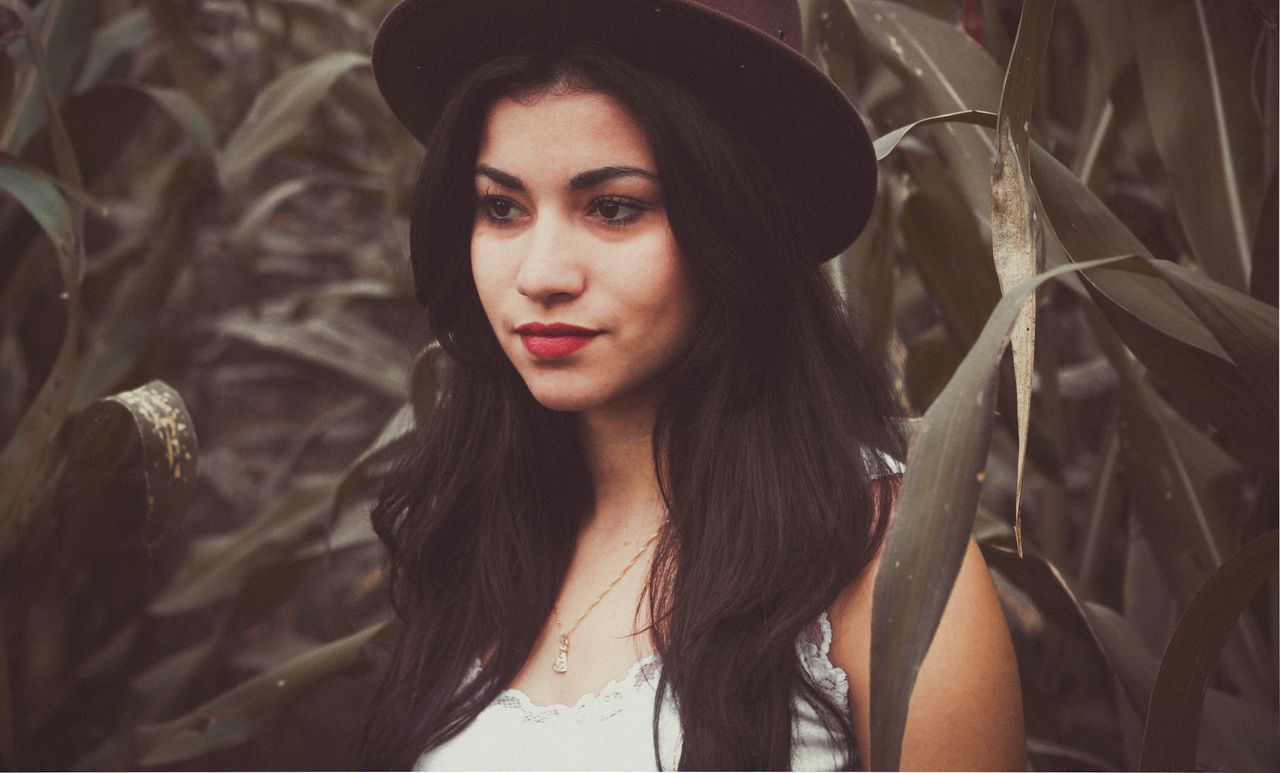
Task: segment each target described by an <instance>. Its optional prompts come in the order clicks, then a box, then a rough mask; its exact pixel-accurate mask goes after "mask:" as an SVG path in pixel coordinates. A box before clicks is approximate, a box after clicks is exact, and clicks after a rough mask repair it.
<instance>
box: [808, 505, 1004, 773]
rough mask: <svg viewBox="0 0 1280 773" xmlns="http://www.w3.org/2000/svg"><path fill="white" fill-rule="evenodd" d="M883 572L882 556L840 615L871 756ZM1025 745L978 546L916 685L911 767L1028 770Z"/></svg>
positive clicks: (858, 728)
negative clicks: (875, 620)
mask: <svg viewBox="0 0 1280 773" xmlns="http://www.w3.org/2000/svg"><path fill="white" fill-rule="evenodd" d="M877 484H878V495H879V496H889V497H893V496H895V495H896V492H897V486H896V481H888V480H886V481H877ZM879 565H880V556H879V555H877V556H876V558H875V559H873V560H872V562H871V563H870V564H868V566H867V567H866V569H865V570H864V571H863V572H862V574H861V575H860V576H859V577H858V579H857V580H855V581H854V582H852V583H850V585H849V586H848V587H847V588H846V589H845V591H844V592H843V593H842V594H841V595H840V597H839V598H838V599H837V600H836V602H835V604H833V605H832V607H831V610H830V617H831V627H832V646H831V661H832V663H834V664H835V665H837V666H839V667H840V668H842V669H843V670H844V671H845V673H846V674H847V675H848V677H849V703H850V711H851V714H852V717H851V719H852V722H853V729H854V734H855V735H856V737H857V740H858V745H859V748H861V749H869V748H870V721H869V717H870V711H869V709H870V692H871V691H870V672H871V610H872V599H873V596H874V589H875V577H876V572H877V571H878V569H879ZM958 709H963V710H958ZM1025 744H1026V740H1025V736H1024V731H1023V720H1022V695H1021V690H1020V688H1019V685H1018V667H1017V662H1016V661H1015V659H1014V653H1013V644H1012V641H1011V640H1010V637H1009V629H1008V626H1007V624H1006V623H1005V619H1004V613H1003V611H1002V610H1001V607H1000V600H999V598H998V597H997V596H996V591H995V586H994V585H993V584H992V582H991V575H990V573H989V572H988V571H987V565H986V562H985V561H984V560H983V558H982V553H981V551H979V550H978V546H977V544H976V543H974V542H972V541H971V542H970V543H969V546H968V548H967V550H966V552H965V557H964V561H963V563H962V564H961V566H960V571H959V574H958V575H957V576H956V582H955V586H954V587H953V589H952V592H951V597H950V599H949V600H948V601H947V606H946V609H945V611H944V612H943V615H942V620H941V621H940V622H939V624H938V631H937V633H936V634H935V635H934V640H933V644H932V645H931V646H930V648H929V652H928V654H927V655H926V656H925V660H924V663H923V664H922V666H921V668H920V673H919V676H918V677H917V679H916V685H915V690H914V691H913V693H912V697H911V706H910V709H909V712H908V716H907V727H906V732H905V734H904V738H903V745H902V759H901V766H902V769H903V770H942V769H948V770H1015V769H1016V770H1025V768H1026V751H1025ZM871 764H873V765H874V764H875V763H874V761H872V763H871Z"/></svg>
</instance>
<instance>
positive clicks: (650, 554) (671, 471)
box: [365, 0, 1024, 770]
mask: <svg viewBox="0 0 1280 773" xmlns="http://www.w3.org/2000/svg"><path fill="white" fill-rule="evenodd" d="M798 45H799V15H798V10H797V6H796V4H795V0H714V1H713V0H703V2H693V1H692V0H484V1H483V2H479V1H475V2H472V1H468V0H404V2H402V3H401V4H400V5H399V6H398V7H397V8H396V9H395V10H394V11H393V12H392V13H391V15H390V16H389V17H388V18H387V20H386V21H385V22H384V24H383V26H382V28H381V30H380V31H379V33H378V40H377V43H376V44H375V47H374V55H373V61H374V72H375V75H376V77H377V79H378V83H379V86H380V88H381V89H382V92H383V94H384V96H385V97H386V99H387V101H388V103H389V104H390V105H391V107H392V109H393V110H394V111H395V112H396V114H397V116H398V117H399V118H400V119H401V120H402V121H403V122H404V123H405V125H406V126H408V127H409V129H410V130H411V131H413V132H414V134H415V135H416V136H417V137H418V138H419V139H421V140H422V141H423V143H424V145H425V146H426V156H425V159H424V161H423V164H422V168H421V172H420V176H419V179H418V184H417V189H416V191H415V201H414V209H413V216H412V220H411V237H410V241H411V260H412V264H413V269H414V277H415V282H416V287H417V292H418V297H419V299H420V300H421V301H422V302H423V303H424V305H425V306H426V308H427V310H428V313H429V318H430V322H431V325H432V329H433V331H434V333H435V335H436V336H437V337H438V339H439V340H440V342H441V344H442V345H443V346H444V348H445V351H446V352H447V354H448V359H449V364H448V376H447V378H446V379H445V381H444V384H443V388H442V393H441V397H440V402H439V405H438V407H437V408H436V410H435V412H434V413H433V415H432V417H431V419H430V421H429V422H428V423H427V425H426V426H424V427H421V428H420V429H419V432H418V436H417V445H416V446H415V448H414V450H413V451H412V453H410V454H409V455H408V456H407V457H406V458H405V460H404V461H403V462H402V463H401V464H400V466H399V467H398V469H397V471H396V472H395V473H394V474H393V475H392V476H391V477H390V479H389V481H388V483H387V484H386V487H385V489H384V491H383V494H382V497H381V498H380V500H379V502H378V505H377V507H376V508H375V511H374V524H375V527H376V528H377V530H378V533H379V534H380V536H381V537H382V539H383V540H384V541H385V542H386V544H387V547H388V550H389V553H390V560H391V569H392V575H391V576H392V591H393V599H394V602H395V605H396V609H397V611H398V613H399V614H400V617H401V618H402V622H403V625H402V628H401V634H400V638H399V641H398V644H397V646H396V648H395V652H394V656H393V660H392V663H391V666H390V669H389V671H388V673H387V675H386V677H385V680H384V682H383V684H382V686H381V688H380V691H379V693H378V696H377V698H376V700H375V704H374V707H373V711H372V714H371V717H370V719H369V722H368V725H367V731H366V738H365V753H366V758H367V761H368V762H369V764H371V765H373V766H377V767H408V766H416V767H420V768H427V769H431V768H435V769H463V768H479V769H490V770H496V769H535V768H542V769H573V768H586V769H640V768H650V769H652V768H654V767H661V768H666V769H672V768H682V769H722V768H733V769H748V768H750V769H758V768H772V769H785V768H791V767H796V768H809V769H821V768H827V769H838V768H845V767H850V766H854V765H856V764H858V761H859V758H858V755H857V749H859V748H866V747H867V742H868V741H867V739H868V724H867V722H868V714H869V709H868V702H869V694H868V682H869V677H868V669H869V650H870V626H871V588H872V584H873V581H874V577H875V570H876V555H877V552H878V550H879V547H880V544H881V540H882V537H883V534H884V531H885V529H886V528H887V525H888V520H889V517H890V511H891V507H892V501H893V495H894V490H895V477H894V473H895V471H896V470H895V465H896V463H895V462H893V459H895V458H901V455H902V454H901V450H902V449H901V441H900V439H899V437H898V435H897V434H896V432H895V429H894V427H895V424H894V419H893V413H894V409H893V402H892V400H891V398H890V395H889V392H888V390H887V389H886V387H885V385H884V379H883V375H882V369H881V367H880V365H879V363H878V361H877V358H876V357H875V356H874V355H873V354H872V353H869V352H867V351H865V350H864V348H863V347H862V346H861V345H860V344H859V343H858V339H857V337H856V336H855V334H854V332H853V331H852V328H851V325H850V321H849V319H848V318H847V316H846V314H845V312H844V309H843V306H842V304H841V303H840V301H839V298H838V296H837V295H836V294H835V293H834V292H833V290H832V288H831V287H830V286H829V284H828V283H827V281H826V279H825V274H824V273H823V270H822V269H821V262H822V261H823V260H825V259H827V258H830V257H832V256H833V255H834V254H836V253H837V252H839V251H840V250H842V249H843V248H844V247H846V246H847V245H848V244H849V243H850V242H851V241H852V240H853V238H854V237H855V236H856V235H857V233H858V232H859V231H860V230H861V228H862V225H863V223H864V222H865V221H866V218H867V215H868V212H869V210H870V207H871V203H872V199H873V196H874V191H875V160H874V156H873V155H872V152H871V147H870V143H869V141H868V139H867V135H866V131H865V129H864V128H863V126H862V123H861V120H860V119H859V117H858V116H857V114H856V113H855V112H854V111H853V108H852V107H850V105H849V104H848V102H847V101H846V100H845V99H844V98H843V96H842V95H841V94H840V92H839V91H838V90H837V89H836V88H835V86H834V85H833V84H832V83H831V82H830V81H829V80H828V79H826V78H825V76H823V75H822V74H821V73H820V72H819V71H818V70H816V69H815V68H813V67H812V66H811V65H809V64H808V62H807V61H806V60H805V59H804V58H803V57H802V56H801V55H800V54H799V52H798V49H797V46H798ZM1022 746H1023V738H1022V719H1021V706H1020V699H1019V694H1018V687H1017V671H1016V667H1015V665H1014V662H1013V657H1012V650H1011V647H1010V644H1009V639H1008V632H1007V629H1006V628H1005V626H1004V621H1003V618H1002V615H1001V611H1000V607H999V603H998V602H997V600H996V597H995V594H994V591H993V590H992V587H991V581H990V578H989V577H988V575H987V572H986V569H985V567H984V565H983V564H982V559H981V556H980V554H979V553H978V552H977V551H976V549H971V550H970V552H969V556H968V558H967V559H966V561H965V564H964V566H963V568H962V570H961V573H960V577H959V579H958V580H957V583H956V587H955V590H954V591H953V593H952V596H951V600H950V602H949V605H948V607H947V611H946V613H945V615H944V617H943V620H942V623H941V626H940V628H939V631H938V634H937V637H936V638H935V641H934V644H933V647H932V649H931V650H930V653H929V655H928V657H927V658H926V660H925V663H924V666H923V668H922V671H921V673H920V676H919V679H918V681H917V686H916V690H915V694H914V698H913V702H912V706H911V712H910V716H909V717H908V725H907V732H906V739H905V743H904V751H903V756H902V764H903V765H904V766H905V767H907V768H925V767H944V768H976V767H994V768H1016V767H1021V766H1023V764H1024V759H1023V749H1022Z"/></svg>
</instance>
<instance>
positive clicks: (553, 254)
mask: <svg viewBox="0 0 1280 773" xmlns="http://www.w3.org/2000/svg"><path fill="white" fill-rule="evenodd" d="M528 244H529V249H528V251H527V252H526V253H525V254H524V256H523V259H522V260H521V262H520V270H519V272H518V273H517V274H516V289H517V290H518V291H519V292H520V294H521V295H523V296H525V297H527V298H529V299H531V300H534V301H537V302H538V303H544V304H545V303H559V302H563V301H567V300H571V299H573V298H576V297H578V296H579V295H581V294H582V291H583V290H584V289H586V274H585V272H584V271H583V270H582V264H581V261H580V260H579V255H578V254H577V253H578V245H577V240H576V238H575V236H574V232H573V228H572V227H571V225H569V224H567V223H564V222H563V221H562V220H561V219H559V218H557V217H556V216H554V215H544V216H543V217H540V218H538V220H537V222H536V223H535V224H534V226H533V229H532V233H531V234H530V239H529V242H528Z"/></svg>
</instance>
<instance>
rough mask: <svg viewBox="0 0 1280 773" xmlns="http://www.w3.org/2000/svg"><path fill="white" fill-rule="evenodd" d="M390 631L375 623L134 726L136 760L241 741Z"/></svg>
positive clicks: (164, 761)
mask: <svg viewBox="0 0 1280 773" xmlns="http://www.w3.org/2000/svg"><path fill="white" fill-rule="evenodd" d="M392 630H393V627H392V625H391V624H390V623H387V622H381V623H375V624H373V625H371V626H369V627H368V628H365V629H363V630H360V631H357V632H355V633H353V634H351V635H350V636H347V637H345V638H342V639H338V640H337V641H334V642H331V643H329V644H325V645H323V646H321V647H317V648H316V649H314V650H312V651H311V652H308V653H307V654H305V655H302V656H299V657H296V658H294V659H293V660H290V661H289V662H287V663H284V664H283V665H281V666H279V667H277V668H273V669H272V670H270V671H268V672H266V673H264V674H260V675H258V676H256V677H253V678H252V679H249V680H248V681H246V682H243V683H241V684H239V685H236V686H235V687H233V688H231V689H230V690H228V691H226V692H224V693H222V694H221V695H219V696H217V697H216V698H213V699H212V700H210V701H208V702H206V703H204V704H203V705H201V706H200V707H198V708H196V709H194V710H193V711H191V712H189V713H187V714H185V715H183V716H181V717H178V718H177V719H174V720H171V721H169V722H165V723H162V724H155V725H146V726H143V727H140V728H138V731H137V742H138V748H139V751H140V752H141V764H142V765H144V766H172V765H173V764H174V763H177V762H181V761H183V760H190V759H193V758H196V757H199V756H200V755H203V754H208V753H210V752H214V751H218V750H219V749H226V748H228V747H231V746H234V745H236V744H239V743H242V742H244V741H245V740H247V739H249V738H251V737H253V736H254V735H255V734H257V733H258V732H260V731H261V730H262V729H263V728H264V727H266V726H267V725H268V723H269V722H270V721H271V720H272V719H274V718H275V717H277V716H279V714H280V712H281V711H283V710H284V708H285V707H286V706H288V705H289V704H291V703H293V702H294V701H296V700H297V699H298V697H299V696H300V695H301V694H302V693H303V692H305V691H306V690H307V688H309V687H311V686H313V685H314V684H316V683H317V682H319V681H320V680H322V679H329V678H333V677H335V676H337V675H338V674H340V673H342V672H343V671H346V670H348V669H350V668H351V667H353V666H355V665H357V664H359V663H360V660H361V652H362V651H363V649H364V647H365V645H367V644H368V643H369V642H371V641H373V640H374V639H377V638H379V637H383V636H386V635H389V634H390V633H391V631H392Z"/></svg>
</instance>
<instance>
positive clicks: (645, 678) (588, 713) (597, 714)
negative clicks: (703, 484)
mask: <svg viewBox="0 0 1280 773" xmlns="http://www.w3.org/2000/svg"><path fill="white" fill-rule="evenodd" d="M660 670H662V663H661V662H659V658H658V656H657V654H653V655H648V656H646V657H643V658H641V659H640V660H637V661H636V662H634V663H632V664H631V667H630V668H628V669H627V672H626V673H625V674H623V675H622V676H620V677H618V678H617V679H614V680H612V681H610V682H609V683H608V684H606V685H605V686H604V687H601V688H600V689H599V690H597V691H596V692H592V693H587V694H586V695H584V696H582V697H581V698H579V699H578V700H576V701H574V702H573V705H568V704H565V703H552V704H548V705H545V706H544V705H540V704H537V703H534V702H533V699H532V698H530V697H529V696H528V694H526V693H525V692H524V691H523V690H520V689H517V688H515V687H508V688H507V689H505V690H503V691H502V692H501V693H499V694H498V697H497V698H495V699H494V701H493V703H491V704H490V706H493V707H498V708H503V709H510V710H517V711H520V712H521V713H523V714H524V720H525V721H526V722H535V723H539V724H543V723H546V722H549V721H551V720H552V719H554V718H556V717H570V718H573V719H575V720H577V721H579V722H581V721H583V720H585V719H588V718H590V719H593V720H599V719H605V718H607V717H609V716H611V715H612V714H614V713H616V711H613V710H612V709H614V708H615V707H617V708H619V709H620V707H621V706H622V705H624V704H625V701H626V699H627V697H628V696H629V695H630V694H631V693H633V692H635V691H636V690H639V689H641V688H642V687H645V686H650V687H656V686H657V683H658V682H657V676H658V672H659V671H660Z"/></svg>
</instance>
